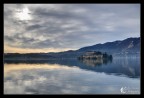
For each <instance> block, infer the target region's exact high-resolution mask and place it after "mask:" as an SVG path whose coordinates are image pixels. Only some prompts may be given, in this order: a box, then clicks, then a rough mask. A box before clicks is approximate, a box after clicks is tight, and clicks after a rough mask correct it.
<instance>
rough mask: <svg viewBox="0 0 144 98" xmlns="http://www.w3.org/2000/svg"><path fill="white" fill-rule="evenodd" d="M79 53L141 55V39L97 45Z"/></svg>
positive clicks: (81, 49)
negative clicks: (95, 52)
mask: <svg viewBox="0 0 144 98" xmlns="http://www.w3.org/2000/svg"><path fill="white" fill-rule="evenodd" d="M78 51H80V52H84V51H101V52H108V53H111V54H114V53H139V52H140V37H138V38H127V39H125V40H122V41H114V42H106V43H104V44H96V45H93V46H88V47H83V48H80V49H79V50H78Z"/></svg>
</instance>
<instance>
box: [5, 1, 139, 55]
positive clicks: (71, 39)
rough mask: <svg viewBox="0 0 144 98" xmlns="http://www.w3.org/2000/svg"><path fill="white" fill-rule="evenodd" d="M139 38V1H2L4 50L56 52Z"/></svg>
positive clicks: (7, 51)
mask: <svg viewBox="0 0 144 98" xmlns="http://www.w3.org/2000/svg"><path fill="white" fill-rule="evenodd" d="M129 37H140V4H4V53H33V52H35V53H36V52H46V53H47V52H60V51H67V50H77V49H79V48H81V47H85V46H91V45H95V44H98V43H105V42H112V41H115V40H124V39H126V38H129Z"/></svg>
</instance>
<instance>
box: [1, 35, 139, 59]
mask: <svg viewBox="0 0 144 98" xmlns="http://www.w3.org/2000/svg"><path fill="white" fill-rule="evenodd" d="M86 51H100V52H107V53H108V54H112V55H115V54H118V55H119V54H134V55H135V53H136V54H137V53H138V54H139V53H140V37H139V38H127V39H125V40H122V41H114V42H106V43H104V44H96V45H93V46H88V47H83V48H80V49H78V50H75V51H73V50H69V51H64V52H58V53H26V54H19V53H5V54H4V59H5V60H9V59H16V60H18V59H22V60H23V59H25V60H31V59H34V60H41V59H46V60H47V59H65V58H66V59H67V58H77V57H78V56H80V55H82V54H83V53H85V52H86ZM138 56H139V55H138Z"/></svg>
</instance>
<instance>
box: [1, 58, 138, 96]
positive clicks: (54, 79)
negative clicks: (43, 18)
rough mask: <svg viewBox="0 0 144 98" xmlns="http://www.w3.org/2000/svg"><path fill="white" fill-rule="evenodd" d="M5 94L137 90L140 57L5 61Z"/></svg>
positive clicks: (131, 91) (95, 92)
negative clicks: (109, 59)
mask: <svg viewBox="0 0 144 98" xmlns="http://www.w3.org/2000/svg"><path fill="white" fill-rule="evenodd" d="M4 94H140V58H129V57H126V58H114V59H113V60H112V61H102V60H99V61H98V60H83V61H79V60H77V59H63V60H40V61H38V60H33V61H7V62H5V64H4Z"/></svg>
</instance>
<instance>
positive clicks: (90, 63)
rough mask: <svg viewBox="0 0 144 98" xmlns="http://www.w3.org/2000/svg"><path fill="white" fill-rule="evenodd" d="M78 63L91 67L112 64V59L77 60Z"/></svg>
mask: <svg viewBox="0 0 144 98" xmlns="http://www.w3.org/2000/svg"><path fill="white" fill-rule="evenodd" d="M79 61H80V62H82V63H84V64H86V65H88V66H93V67H95V66H100V65H103V64H107V63H112V59H79Z"/></svg>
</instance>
